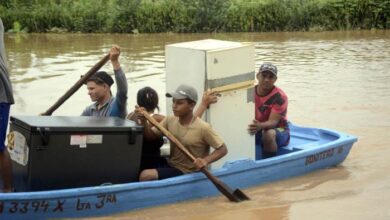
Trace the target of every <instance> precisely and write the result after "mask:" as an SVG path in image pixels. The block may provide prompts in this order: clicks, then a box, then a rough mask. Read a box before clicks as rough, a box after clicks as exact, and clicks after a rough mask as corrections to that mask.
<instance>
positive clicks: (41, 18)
mask: <svg viewBox="0 0 390 220" xmlns="http://www.w3.org/2000/svg"><path fill="white" fill-rule="evenodd" d="M389 15H390V1H389V0H0V17H1V18H2V19H3V22H4V25H5V27H6V29H7V30H11V31H15V32H17V31H28V32H87V33H90V32H118V33H156V32H241V31H244V32H254V31H256V32H257V31H261V32H263V31H322V30H351V29H372V28H376V29H388V28H389V27H390V18H389Z"/></svg>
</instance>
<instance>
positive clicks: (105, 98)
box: [97, 95, 111, 109]
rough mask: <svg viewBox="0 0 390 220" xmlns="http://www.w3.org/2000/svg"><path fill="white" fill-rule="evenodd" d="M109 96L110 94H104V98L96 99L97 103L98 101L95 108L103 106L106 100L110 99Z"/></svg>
mask: <svg viewBox="0 0 390 220" xmlns="http://www.w3.org/2000/svg"><path fill="white" fill-rule="evenodd" d="M110 98H111V95H106V96H105V97H104V98H102V99H101V100H99V101H97V103H98V105H97V108H98V109H100V108H101V107H103V106H104V105H105V104H106V103H107V102H108V100H110Z"/></svg>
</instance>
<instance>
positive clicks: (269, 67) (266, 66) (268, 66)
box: [259, 63, 278, 76]
mask: <svg viewBox="0 0 390 220" xmlns="http://www.w3.org/2000/svg"><path fill="white" fill-rule="evenodd" d="M262 72H271V73H273V74H274V75H275V76H277V75H278V68H276V66H275V65H273V64H272V63H263V64H262V65H261V66H260V68H259V73H262Z"/></svg>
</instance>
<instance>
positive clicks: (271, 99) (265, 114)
mask: <svg viewBox="0 0 390 220" xmlns="http://www.w3.org/2000/svg"><path fill="white" fill-rule="evenodd" d="M277 74H278V69H277V68H276V66H274V65H273V64H271V63H264V64H263V65H261V66H260V69H259V72H258V73H257V75H256V77H257V80H258V84H257V86H256V87H255V94H254V96H255V111H256V113H255V120H253V122H252V124H250V125H249V126H248V131H249V133H250V134H251V135H256V159H261V158H268V157H272V156H275V155H276V154H277V151H278V147H282V146H286V145H288V144H289V141H290V131H289V128H288V122H287V106H288V98H287V95H286V94H285V93H284V92H283V91H282V90H281V89H280V88H278V87H276V86H275V82H276V79H277Z"/></svg>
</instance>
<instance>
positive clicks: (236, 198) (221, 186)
mask: <svg viewBox="0 0 390 220" xmlns="http://www.w3.org/2000/svg"><path fill="white" fill-rule="evenodd" d="M141 113H142V114H143V115H144V116H145V118H146V119H147V120H148V121H149V122H150V123H152V124H153V125H154V126H155V127H156V128H158V129H159V130H160V131H161V132H162V133H163V134H164V135H165V136H166V137H167V138H168V139H169V140H170V141H172V142H173V143H175V144H176V146H177V147H178V148H179V149H180V150H181V151H182V152H183V153H184V154H185V155H186V156H187V157H189V158H190V159H191V160H192V161H195V157H194V156H193V155H192V154H191V153H190V152H189V151H188V150H187V148H185V147H184V145H183V144H182V143H181V142H180V141H179V140H178V139H177V138H176V137H175V136H174V135H173V134H172V133H171V132H169V131H168V130H167V129H165V128H164V127H163V126H161V125H160V124H159V123H158V122H157V121H156V120H155V119H154V118H153V117H151V116H150V115H149V113H147V112H146V111H144V110H141ZM200 171H201V172H202V173H204V174H205V175H206V176H207V178H209V180H211V182H212V183H213V184H214V185H215V186H216V187H217V189H218V190H219V191H220V192H221V193H222V194H223V195H225V196H226V197H227V198H228V199H229V200H230V201H233V202H241V201H244V200H249V197H248V196H247V195H245V193H243V192H242V191H241V190H240V189H236V190H232V189H230V188H229V187H228V186H227V185H226V184H225V183H223V182H222V181H221V180H219V179H218V178H217V177H215V176H214V175H212V174H211V173H210V172H209V171H208V170H207V169H206V168H204V167H203V168H202V169H200Z"/></svg>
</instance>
